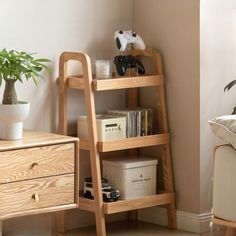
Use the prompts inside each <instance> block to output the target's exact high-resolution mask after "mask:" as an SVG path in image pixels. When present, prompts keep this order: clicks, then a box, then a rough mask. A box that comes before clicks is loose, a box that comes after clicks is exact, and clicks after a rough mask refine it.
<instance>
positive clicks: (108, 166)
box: [102, 156, 158, 199]
mask: <svg viewBox="0 0 236 236" xmlns="http://www.w3.org/2000/svg"><path fill="white" fill-rule="evenodd" d="M157 163H158V161H157V159H154V158H151V157H143V156H129V157H116V158H109V159H106V160H103V161H102V164H103V176H104V177H107V178H108V181H109V183H110V184H111V186H112V188H115V189H118V190H119V191H120V199H131V198H139V197H143V196H147V195H153V194H156V169H157Z"/></svg>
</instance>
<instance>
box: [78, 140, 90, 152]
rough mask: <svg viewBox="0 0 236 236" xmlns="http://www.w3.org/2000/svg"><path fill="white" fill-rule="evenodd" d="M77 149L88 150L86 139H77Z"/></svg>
mask: <svg viewBox="0 0 236 236" xmlns="http://www.w3.org/2000/svg"><path fill="white" fill-rule="evenodd" d="M79 148H80V149H82V150H90V146H89V141H88V139H85V138H80V139H79Z"/></svg>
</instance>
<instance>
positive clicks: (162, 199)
mask: <svg viewBox="0 0 236 236" xmlns="http://www.w3.org/2000/svg"><path fill="white" fill-rule="evenodd" d="M174 195H175V194H174V193H161V194H156V195H151V196H145V197H141V198H137V199H129V200H118V201H116V202H104V203H103V209H104V213H105V214H113V213H118V212H123V211H131V210H137V209H141V208H147V207H153V206H160V205H167V204H170V203H173V202H174ZM79 208H80V209H81V210H86V211H91V212H94V211H95V206H94V200H91V199H86V198H83V197H80V198H79Z"/></svg>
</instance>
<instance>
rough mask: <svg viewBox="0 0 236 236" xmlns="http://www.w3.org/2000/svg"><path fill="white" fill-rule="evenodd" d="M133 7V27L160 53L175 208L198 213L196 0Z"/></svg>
mask: <svg viewBox="0 0 236 236" xmlns="http://www.w3.org/2000/svg"><path fill="white" fill-rule="evenodd" d="M134 9H135V10H134V25H135V30H136V31H137V32H139V34H140V35H141V36H142V37H143V39H144V41H145V42H146V44H147V45H149V46H151V47H154V48H156V49H159V50H160V51H161V53H162V55H163V65H164V73H165V81H166V92H167V93H166V99H167V110H168V118H169V126H170V133H171V154H172V160H173V170H174V183H175V191H176V200H177V209H178V210H181V211H186V212H192V213H198V211H199V205H200V199H199V191H200V182H199V179H200V160H199V146H200V144H199V135H200V131H199V128H200V126H199V117H200V114H199V86H200V84H199V83H200V75H199V1H198V0H191V1H190V0H178V1H175V0H149V1H145V0H136V1H135V7H134ZM146 99H151V97H149V96H148V94H146Z"/></svg>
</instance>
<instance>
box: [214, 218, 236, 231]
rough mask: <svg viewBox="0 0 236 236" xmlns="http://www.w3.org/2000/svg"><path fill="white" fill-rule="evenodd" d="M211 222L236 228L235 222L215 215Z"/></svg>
mask: <svg viewBox="0 0 236 236" xmlns="http://www.w3.org/2000/svg"><path fill="white" fill-rule="evenodd" d="M212 223H213V224H216V225H223V226H226V227H230V228H235V229H236V222H232V221H227V220H224V219H220V218H217V217H213V218H212Z"/></svg>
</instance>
